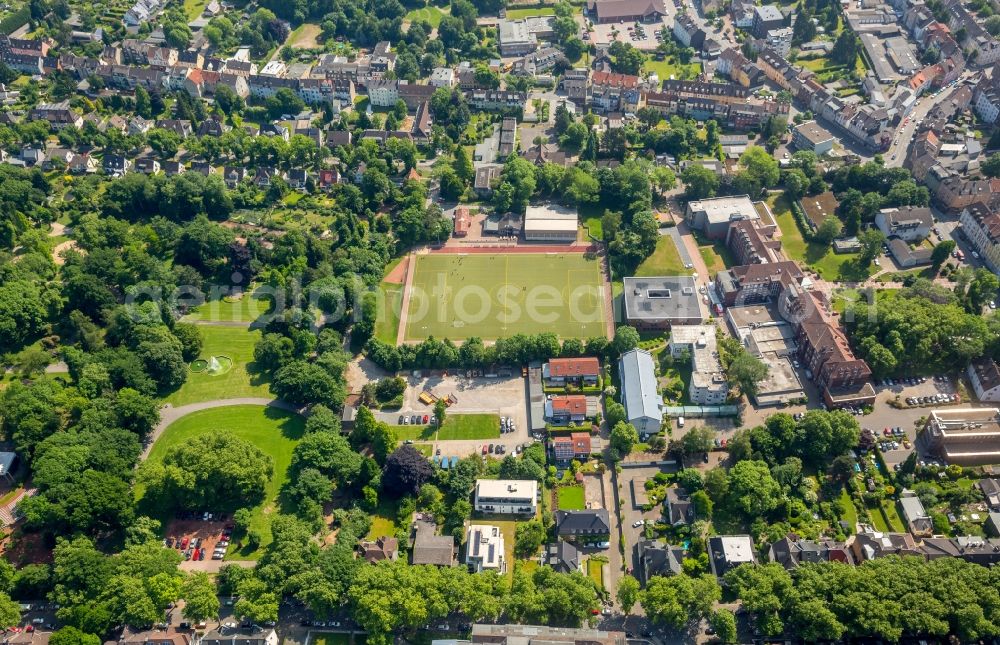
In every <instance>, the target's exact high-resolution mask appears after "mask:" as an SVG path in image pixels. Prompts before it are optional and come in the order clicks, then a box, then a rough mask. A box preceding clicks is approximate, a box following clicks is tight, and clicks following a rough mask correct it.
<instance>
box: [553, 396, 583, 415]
mask: <svg viewBox="0 0 1000 645" xmlns="http://www.w3.org/2000/svg"><path fill="white" fill-rule="evenodd" d="M552 410H553V411H555V412H566V413H567V414H571V415H586V414H587V397H585V396H583V395H582V394H571V395H569V396H556V397H552Z"/></svg>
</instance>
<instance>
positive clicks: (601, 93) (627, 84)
mask: <svg viewBox="0 0 1000 645" xmlns="http://www.w3.org/2000/svg"><path fill="white" fill-rule="evenodd" d="M640 82H641V79H640V78H639V77H638V76H632V75H630V74H616V73H614V72H594V73H593V74H591V75H590V88H589V102H590V105H591V106H592V107H593V108H594V109H595V110H596V111H598V112H635V111H636V110H638V108H639V102H640V100H641V95H640V91H639V84H640Z"/></svg>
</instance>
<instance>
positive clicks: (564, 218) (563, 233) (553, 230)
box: [524, 204, 578, 243]
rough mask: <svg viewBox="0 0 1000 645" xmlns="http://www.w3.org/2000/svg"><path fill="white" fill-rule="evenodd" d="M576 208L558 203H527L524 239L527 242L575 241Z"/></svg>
mask: <svg viewBox="0 0 1000 645" xmlns="http://www.w3.org/2000/svg"><path fill="white" fill-rule="evenodd" d="M577 226H578V222H577V215H576V210H575V209H571V208H566V207H565V206H559V205H558V204H540V205H529V206H528V208H527V209H526V210H525V213H524V239H525V240H528V241H529V242H570V243H571V242H575V241H576V236H577Z"/></svg>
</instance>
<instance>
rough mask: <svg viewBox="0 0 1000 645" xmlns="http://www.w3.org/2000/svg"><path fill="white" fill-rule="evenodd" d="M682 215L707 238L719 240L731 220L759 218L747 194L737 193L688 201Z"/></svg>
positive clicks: (727, 229)
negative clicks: (731, 195) (730, 195)
mask: <svg viewBox="0 0 1000 645" xmlns="http://www.w3.org/2000/svg"><path fill="white" fill-rule="evenodd" d="M684 217H685V218H686V219H687V220H688V221H689V222H690V223H691V226H692V227H694V228H696V229H698V230H700V231H703V232H704V233H705V235H706V236H708V237H709V238H711V239H713V240H720V239H724V238H725V237H726V233H727V232H728V231H729V224H730V223H731V222H735V221H739V220H753V219H760V214H759V213H758V212H757V209H756V208H754V206H753V202H751V201H750V196H749V195H739V196H737V197H713V198H711V199H698V200H695V201H691V202H688V205H687V208H686V209H685V211H684Z"/></svg>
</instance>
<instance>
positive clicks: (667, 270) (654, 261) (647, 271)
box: [635, 235, 691, 277]
mask: <svg viewBox="0 0 1000 645" xmlns="http://www.w3.org/2000/svg"><path fill="white" fill-rule="evenodd" d="M635 275H636V276H639V277H648V276H664V275H691V269H685V268H684V261H683V260H681V254H680V252H679V251H678V250H677V245H676V244H674V240H673V238H672V237H670V236H669V235H661V236H660V237H659V239H657V240H656V250H655V251H653V254H652V255H651V256H649V257H648V258H646V259H645V260H643V262H642V264H640V265H639V268H638V269H636V271H635Z"/></svg>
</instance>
